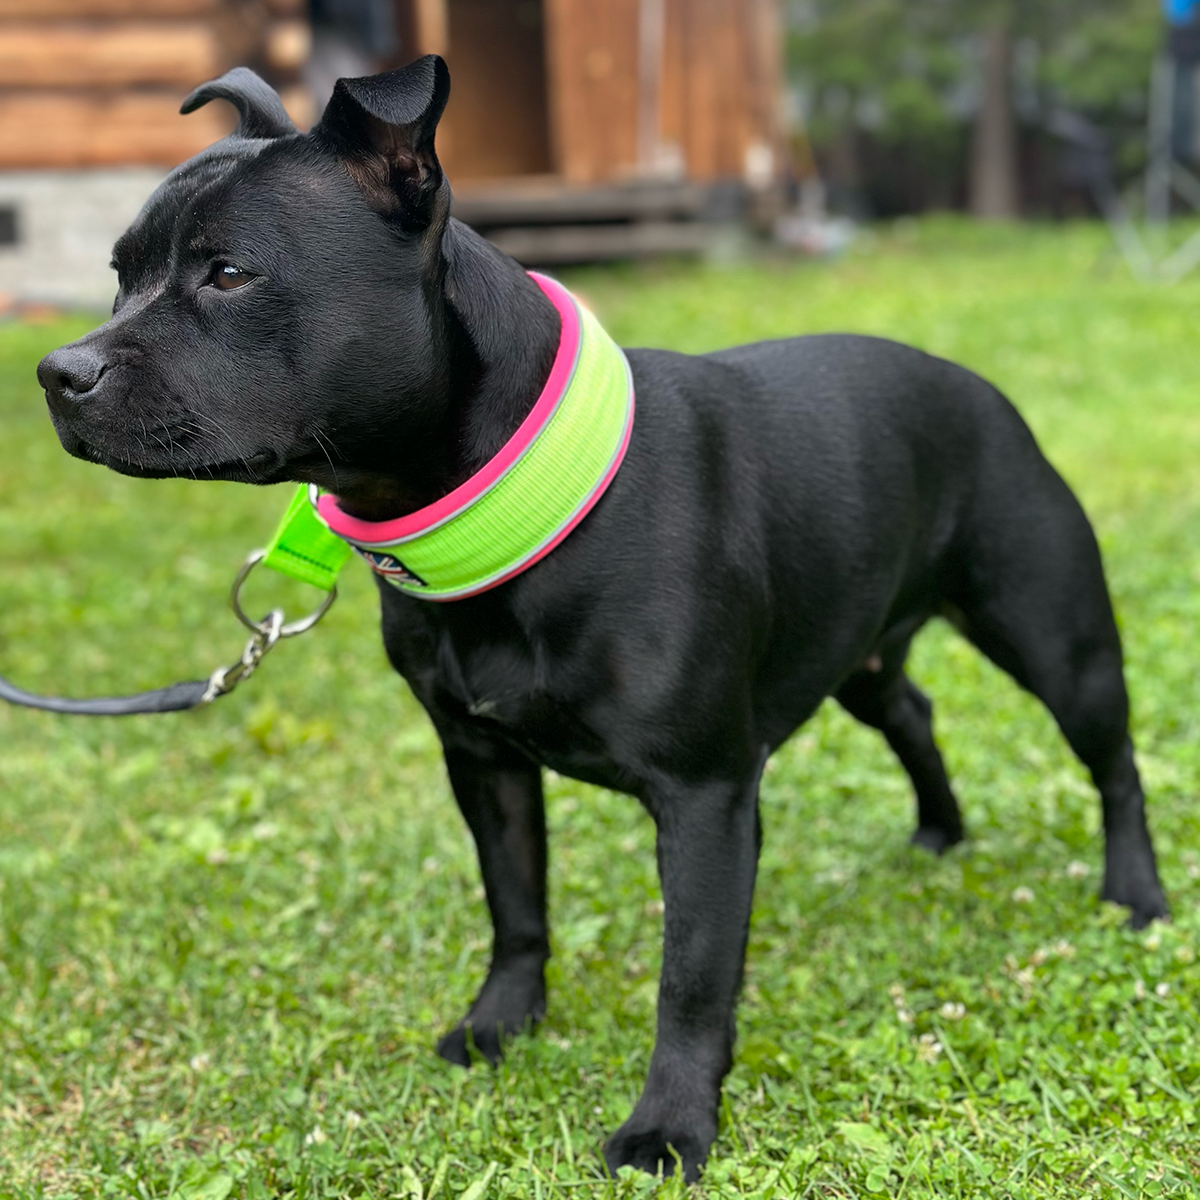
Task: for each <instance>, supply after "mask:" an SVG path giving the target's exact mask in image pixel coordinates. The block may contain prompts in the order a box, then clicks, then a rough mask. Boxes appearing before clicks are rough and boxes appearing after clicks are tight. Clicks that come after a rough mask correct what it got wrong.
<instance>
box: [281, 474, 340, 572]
mask: <svg viewBox="0 0 1200 1200" xmlns="http://www.w3.org/2000/svg"><path fill="white" fill-rule="evenodd" d="M352 553H353V551H352V550H351V549H350V546H349V545H348V544H347V543H346V542H344V541H342V539H341V538H340V537H338V536H337V534H336V533H331V532H330V531H329V530H328V529H327V528H326V527H325V526H324V525H323V524H321V520H320V518H319V517H318V516H317V514H316V513H315V512H314V511H313V506H312V504H311V503H309V499H308V485H307V484H301V485H300V487H298V488H297V489H296V494H295V495H294V496H293V497H292V502H291V504H289V505H288V510H287V512H286V513H285V514H284V517H283V520H282V521H281V522H280V523H279V528H278V529H277V530H276V531H275V536H274V537H273V538H272V539H271V542H270V544H269V545H268V546H267V553H266V557H265V558H264V559H263V565H264V566H268V567H270V568H271V570H272V571H278V572H279V573H280V574H281V575H286V576H288V578H289V579H298V580H299V581H300V582H301V583H309V584H312V586H313V587H315V588H320V589H321V590H322V591H323V592H331V591H333V585H334V584H335V583H336V582H337V577H338V575H339V574H340V573H341V570H342V568H343V567H344V566H345V565H346V561H347V559H349V557H350V555H351V554H352Z"/></svg>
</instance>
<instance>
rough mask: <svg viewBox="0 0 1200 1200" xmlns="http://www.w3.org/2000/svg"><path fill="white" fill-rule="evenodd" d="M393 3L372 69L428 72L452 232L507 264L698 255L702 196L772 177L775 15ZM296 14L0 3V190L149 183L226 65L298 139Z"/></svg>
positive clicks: (302, 111)
mask: <svg viewBox="0 0 1200 1200" xmlns="http://www.w3.org/2000/svg"><path fill="white" fill-rule="evenodd" d="M392 2H393V4H394V16H395V31H396V35H397V36H396V39H395V41H396V44H397V46H398V47H399V49H398V50H397V52H396V53H395V55H393V56H391V58H390V60H389V61H382V60H380V61H377V62H376V63H375V64H374V66H375V67H377V68H378V69H384V68H386V67H390V66H395V65H398V64H399V63H400V62H404V61H408V60H409V59H411V58H413V57H416V56H417V55H420V54H425V53H428V52H436V53H439V54H442V55H443V56H444V57H445V58H446V60H447V61H448V63H449V64H450V69H451V74H452V76H453V89H452V93H451V99H450V104H449V107H448V108H447V111H446V115H445V118H444V120H443V123H442V126H441V129H440V130H439V135H438V149H439V154H440V156H441V158H442V161H443V164H444V166H445V168H446V171H447V173H448V175H449V177H450V179H451V182H452V184H453V186H454V190H455V198H456V200H455V202H456V212H457V213H458V215H460V216H462V217H463V218H464V219H467V220H470V221H472V223H475V224H478V225H480V226H481V227H484V228H485V229H486V230H487V231H488V232H489V236H493V235H495V236H496V238H497V240H498V241H499V242H500V243H501V244H504V245H505V248H506V249H510V250H512V251H515V252H518V256H519V257H524V258H526V259H529V260H530V261H533V260H537V259H539V258H540V260H541V261H562V260H564V259H570V258H578V257H583V258H589V257H612V256H614V255H624V254H638V253H643V252H652V251H654V250H656V249H657V250H661V249H668V250H671V249H674V250H687V249H694V248H698V247H699V245H700V244H701V243H702V242H703V240H704V236H706V235H705V234H704V231H703V230H700V229H698V228H697V227H696V226H697V223H698V221H699V219H700V218H702V217H703V216H704V215H705V213H706V212H708V211H709V208H710V201H711V197H712V189H713V188H714V187H720V188H723V189H725V190H724V192H723V194H724V195H725V196H726V197H728V195H729V189H730V188H731V187H732V188H735V189H738V188H740V189H743V191H746V192H748V193H752V194H757V195H763V194H765V193H767V192H769V191H770V190H771V189H772V187H774V186H775V185H776V184H777V183H778V182H779V180H780V179H781V177H782V172H783V163H784V158H783V151H784V143H783V138H782V132H781V121H780V89H781V57H782V43H781V37H780V32H779V17H778V13H777V3H778V0H392ZM308 14H309V9H308V5H307V0H0V181H2V180H3V178H4V177H5V176H6V174H7V173H12V172H28V171H37V170H41V171H43V172H44V171H46V170H48V169H49V170H55V171H61V170H77V169H87V168H91V169H111V168H131V167H137V166H141V167H150V168H156V169H160V170H161V169H166V168H169V167H171V166H173V165H175V164H176V163H178V162H180V161H182V160H183V159H185V158H187V157H189V156H190V155H192V154H194V153H195V152H196V151H198V150H200V149H201V148H203V147H204V146H206V145H208V144H209V143H210V142H212V141H213V140H215V139H216V138H218V137H220V136H222V135H223V134H224V133H225V132H227V130H228V129H229V128H230V127H231V124H232V119H233V115H232V113H231V111H230V110H229V108H228V106H226V105H222V104H212V105H208V106H206V107H204V108H202V109H200V110H199V111H197V112H195V113H193V114H191V115H190V116H188V117H186V118H185V117H181V116H180V115H179V112H178V110H179V102H180V100H181V99H182V97H183V96H184V95H186V93H187V92H188V91H189V90H190V89H191V88H193V87H194V86H195V85H196V84H197V83H200V82H202V81H203V80H205V79H210V78H212V77H214V76H216V75H219V74H221V73H222V72H223V71H225V70H227V69H228V68H229V67H231V66H234V65H237V64H246V65H249V66H252V67H254V68H255V69H256V70H258V71H259V72H260V73H261V74H263V75H264V76H265V77H266V78H268V79H269V80H270V81H271V82H272V83H273V84H275V86H276V87H278V88H279V90H280V93H281V95H282V96H283V98H284V102H285V104H286V105H287V107H288V109H289V111H290V112H291V113H292V115H293V118H294V119H295V120H296V121H297V124H299V125H301V126H302V127H304V126H306V125H308V124H309V123H310V122H311V121H312V120H313V119H314V111H313V110H314V102H313V99H314V98H313V97H312V96H311V95H310V94H309V93H308V91H307V90H306V87H305V86H304V66H305V63H306V61H307V58H308V54H309V48H310V45H311V28H310V20H309V15H308ZM318 102H320V101H319V100H318ZM506 237H507V238H508V242H507V244H506V243H505V238H506ZM556 239H557V241H556ZM539 247H540V248H541V250H540V252H539Z"/></svg>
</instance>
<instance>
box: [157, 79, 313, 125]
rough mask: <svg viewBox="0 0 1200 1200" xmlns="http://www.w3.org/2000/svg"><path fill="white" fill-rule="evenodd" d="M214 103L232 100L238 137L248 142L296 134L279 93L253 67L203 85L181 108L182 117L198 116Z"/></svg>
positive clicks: (230, 101)
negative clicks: (214, 101)
mask: <svg viewBox="0 0 1200 1200" xmlns="http://www.w3.org/2000/svg"><path fill="white" fill-rule="evenodd" d="M210 100H228V101H229V103H230V104H232V105H233V106H234V108H236V109H237V110H238V113H239V115H240V117H241V120H240V121H239V122H238V127H237V130H236V133H237V135H238V136H239V137H245V138H277V137H285V136H286V135H287V134H289V133H295V132H296V127H295V125H293V124H292V118H291V117H289V116H288V115H287V109H285V108H284V107H283V101H282V100H280V99H279V93H278V92H277V91H276V90H275V89H274V88H273V87H272V86H271V85H270V84H269V83H267V81H266V80H265V79H262V78H260V77H259V76H258V75H255V73H254V72H253V71H251V70H250V68H249V67H234V68H233V70H232V71H226V72H225V74H224V75H222V76H221V78H220V79H210V80H209V81H208V83H202V84H201V85H200V86H199V87H198V88H197V89H196V90H195V91H194V92H193V93H192V94H191V95H190V96H189V97H188V98H187V99H186V100H185V101H184V102H183V103H182V104H181V105H180V106H179V111H180V112H181V113H185V114H186V113H190V112H195V111H196V109H198V108H199V107H200V106H201V105H203V104H207V103H208V102H209V101H210Z"/></svg>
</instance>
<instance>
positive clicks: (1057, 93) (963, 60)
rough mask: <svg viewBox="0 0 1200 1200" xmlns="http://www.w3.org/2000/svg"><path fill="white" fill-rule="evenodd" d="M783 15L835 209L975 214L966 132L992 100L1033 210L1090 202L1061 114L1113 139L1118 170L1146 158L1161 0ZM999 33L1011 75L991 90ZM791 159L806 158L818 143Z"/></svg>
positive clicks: (820, 6) (891, 3) (799, 3)
mask: <svg viewBox="0 0 1200 1200" xmlns="http://www.w3.org/2000/svg"><path fill="white" fill-rule="evenodd" d="M786 14H787V26H788V42H787V53H788V65H789V71H790V76H791V85H792V99H793V104H794V106H795V109H796V115H797V117H798V122H797V124H798V127H799V128H801V129H803V130H804V131H805V132H804V133H802V134H801V135H800V136H801V138H802V139H803V138H805V137H806V138H807V139H808V140H809V142H810V145H811V152H812V154H814V155H815V159H816V163H817V165H818V166H819V168H820V171H821V174H822V176H823V177H824V178H825V179H826V181H827V184H828V188H829V193H830V200H831V202H832V203H833V205H834V207H838V208H841V209H843V210H845V211H849V212H851V213H852V214H854V215H859V216H885V217H886V216H893V215H896V214H899V213H903V212H911V211H919V210H922V209H927V208H949V207H963V206H967V207H971V208H977V207H978V202H979V198H978V196H975V195H973V194H972V192H973V188H972V140H973V136H974V135H975V133H976V129H977V126H978V124H979V122H980V120H981V118H982V115H983V113H984V111H985V109H986V108H987V105H988V103H989V100H993V101H994V102H995V103H1001V104H1006V105H1007V107H1008V109H1009V116H1010V119H1011V121H1012V126H1013V131H1014V141H1015V166H1016V176H1017V179H1016V192H1017V203H1018V205H1019V208H1020V210H1021V211H1023V212H1027V213H1028V212H1032V213H1054V214H1055V215H1062V214H1063V213H1064V212H1068V213H1070V212H1075V211H1081V210H1084V209H1086V207H1087V206H1088V201H1087V199H1086V197H1085V196H1084V195H1083V194H1082V193H1078V194H1076V193H1075V192H1074V191H1073V189H1072V186H1071V182H1070V181H1069V180H1066V179H1063V178H1062V174H1061V172H1060V171H1059V170H1058V169H1057V164H1058V158H1059V156H1058V155H1057V154H1056V152H1055V144H1054V138H1053V134H1052V133H1051V132H1050V128H1049V127H1050V123H1051V119H1052V117H1053V116H1054V114H1055V113H1056V112H1061V111H1063V110H1067V111H1070V112H1072V113H1074V114H1078V115H1080V116H1082V117H1084V118H1086V119H1087V120H1089V121H1090V122H1092V123H1093V124H1094V125H1095V126H1096V127H1097V128H1098V129H1099V130H1101V131H1102V132H1103V133H1104V134H1105V135H1106V136H1107V138H1108V141H1109V145H1110V148H1111V151H1112V155H1113V161H1114V164H1115V168H1116V171H1117V174H1118V177H1119V178H1120V179H1122V180H1125V181H1128V180H1129V179H1131V178H1133V177H1134V176H1135V175H1136V174H1138V173H1139V172H1140V171H1142V170H1143V169H1144V167H1145V156H1146V119H1147V106H1148V94H1149V87H1150V77H1151V71H1152V68H1153V63H1154V59H1155V55H1156V53H1157V52H1158V51H1159V49H1160V47H1161V45H1162V43H1163V36H1164V34H1163V30H1164V23H1163V17H1162V12H1161V7H1160V4H1159V2H1158V0H1055V3H1053V4H1050V3H1045V2H1044V0H994V2H991V3H988V2H986V0H984V2H981V0H924V2H923V3H920V4H913V3H910V2H907V0H792V2H791V3H789V4H788V5H787V9H786ZM989 40H990V41H991V44H992V45H993V47H995V46H996V45H997V43H998V49H999V53H1000V54H1001V55H1002V58H1003V66H1004V68H1005V70H1004V77H1005V79H1006V80H1007V82H1008V87H1007V89H1006V94H1004V93H1002V94H1000V95H997V96H994V97H990V96H989V94H988V92H989V88H988V86H987V73H986V71H985V69H984V66H985V59H986V55H987V52H988V49H989ZM797 157H798V158H799V160H800V161H801V162H804V161H805V160H806V159H808V158H810V155H809V153H808V147H806V146H803V145H802V146H801V147H799V150H798V155H797ZM1014 215H1015V214H1014Z"/></svg>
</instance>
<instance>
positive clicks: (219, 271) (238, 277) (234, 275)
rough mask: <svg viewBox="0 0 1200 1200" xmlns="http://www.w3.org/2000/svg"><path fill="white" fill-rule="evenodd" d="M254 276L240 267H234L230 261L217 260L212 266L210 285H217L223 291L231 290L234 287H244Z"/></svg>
mask: <svg viewBox="0 0 1200 1200" xmlns="http://www.w3.org/2000/svg"><path fill="white" fill-rule="evenodd" d="M253 278H254V276H253V275H252V274H251V273H250V272H249V271H243V270H242V268H241V267H235V266H234V265H233V264H232V263H222V262H219V263H217V264H216V266H214V267H213V273H212V280H211V282H212V285H213V286H214V287H219V288H220V289H221V290H222V291H224V292H231V291H233V290H234V288H240V287H245V286H246V284H248V283H249V282H250V280H252V279H253Z"/></svg>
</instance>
